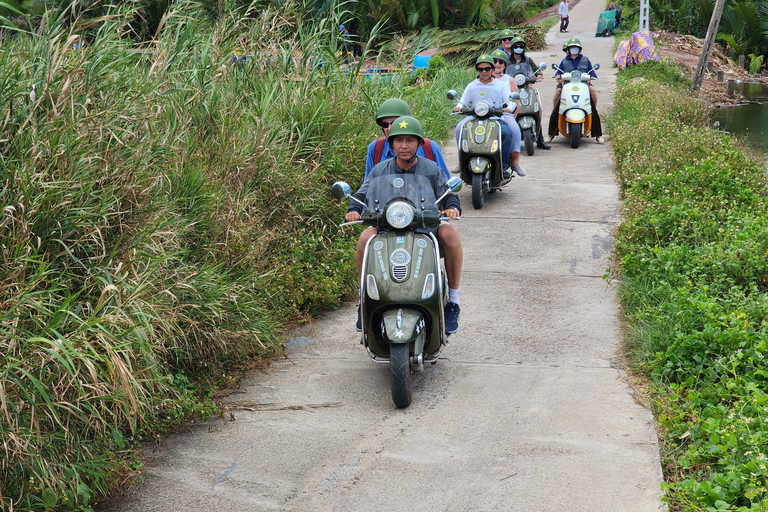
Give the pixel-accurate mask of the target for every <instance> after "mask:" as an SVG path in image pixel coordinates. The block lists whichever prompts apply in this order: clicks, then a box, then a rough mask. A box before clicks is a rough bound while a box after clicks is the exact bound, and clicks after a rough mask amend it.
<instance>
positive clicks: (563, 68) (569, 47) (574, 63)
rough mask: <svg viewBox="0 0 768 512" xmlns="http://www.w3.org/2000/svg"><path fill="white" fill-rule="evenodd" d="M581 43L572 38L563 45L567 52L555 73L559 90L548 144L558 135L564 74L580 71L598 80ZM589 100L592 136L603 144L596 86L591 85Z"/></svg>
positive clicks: (551, 117) (554, 104) (550, 125)
mask: <svg viewBox="0 0 768 512" xmlns="http://www.w3.org/2000/svg"><path fill="white" fill-rule="evenodd" d="M581 50H582V47H581V41H579V40H578V39H577V38H575V37H572V38H571V39H569V40H568V41H566V42H565V43H564V44H563V51H564V52H565V58H564V59H563V60H562V61H560V66H559V67H560V69H558V70H557V71H556V72H555V78H556V79H557V89H555V97H554V101H553V106H554V108H553V110H552V115H551V116H549V130H548V134H547V135H548V137H547V142H552V139H554V138H555V135H557V118H558V115H559V114H560V109H559V106H560V96H561V95H562V94H563V80H562V79H561V78H560V75H562V74H563V73H570V72H571V71H575V70H577V69H578V70H579V71H581V72H582V73H586V72H589V75H590V76H591V77H592V78H597V74H596V73H595V71H594V70H593V69H592V63H591V62H590V61H589V59H588V58H587V57H586V56H585V55H582V53H581ZM589 98H590V101H591V102H592V130H591V132H590V133H591V134H592V136H593V137H595V140H596V141H597V143H598V144H602V143H603V142H604V140H603V127H602V125H601V124H600V116H599V115H598V113H597V93H596V92H595V88H594V86H593V85H592V84H591V83H590V84H589Z"/></svg>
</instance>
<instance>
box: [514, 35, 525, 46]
mask: <svg viewBox="0 0 768 512" xmlns="http://www.w3.org/2000/svg"><path fill="white" fill-rule="evenodd" d="M515 45H523V48H525V39H523V38H522V37H520V36H515V37H513V38H512V47H513V48H514V47H515Z"/></svg>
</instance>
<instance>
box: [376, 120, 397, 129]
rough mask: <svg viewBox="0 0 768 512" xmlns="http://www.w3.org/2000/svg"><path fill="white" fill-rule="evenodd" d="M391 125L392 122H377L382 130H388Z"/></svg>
mask: <svg viewBox="0 0 768 512" xmlns="http://www.w3.org/2000/svg"><path fill="white" fill-rule="evenodd" d="M392 123H394V121H379V126H381V127H382V128H389V127H390V126H392Z"/></svg>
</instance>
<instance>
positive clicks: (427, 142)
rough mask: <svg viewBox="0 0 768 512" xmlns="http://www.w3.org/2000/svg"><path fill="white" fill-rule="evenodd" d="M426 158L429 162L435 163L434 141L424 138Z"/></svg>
mask: <svg viewBox="0 0 768 512" xmlns="http://www.w3.org/2000/svg"><path fill="white" fill-rule="evenodd" d="M424 156H426V157H427V158H428V159H429V160H432V161H433V162H434V161H435V154H434V153H432V141H431V140H429V139H428V138H426V137H424Z"/></svg>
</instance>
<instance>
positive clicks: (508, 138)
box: [499, 122, 520, 169]
mask: <svg viewBox="0 0 768 512" xmlns="http://www.w3.org/2000/svg"><path fill="white" fill-rule="evenodd" d="M499 124H500V125H501V161H502V169H506V168H507V167H509V148H511V147H512V130H511V129H510V128H509V126H508V125H507V123H503V122H502V123H499ZM517 150H518V151H520V145H519V141H518V146H517Z"/></svg>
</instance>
